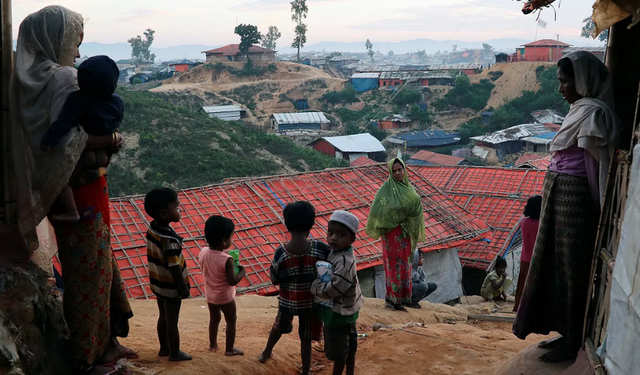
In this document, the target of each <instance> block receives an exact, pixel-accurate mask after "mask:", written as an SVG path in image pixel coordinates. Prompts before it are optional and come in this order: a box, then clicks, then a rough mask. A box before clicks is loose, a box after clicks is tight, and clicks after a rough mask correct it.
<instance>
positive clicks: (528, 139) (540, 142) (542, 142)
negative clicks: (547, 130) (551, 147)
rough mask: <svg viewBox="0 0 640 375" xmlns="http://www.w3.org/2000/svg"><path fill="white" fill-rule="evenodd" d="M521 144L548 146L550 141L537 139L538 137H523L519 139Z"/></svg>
mask: <svg viewBox="0 0 640 375" xmlns="http://www.w3.org/2000/svg"><path fill="white" fill-rule="evenodd" d="M521 141H523V142H529V143H533V144H536V145H548V144H550V143H551V139H549V138H539V137H524V138H522V139H521Z"/></svg>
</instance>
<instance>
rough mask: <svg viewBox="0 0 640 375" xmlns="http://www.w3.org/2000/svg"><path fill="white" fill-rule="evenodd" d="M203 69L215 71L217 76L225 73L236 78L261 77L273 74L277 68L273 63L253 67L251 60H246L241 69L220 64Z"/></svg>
mask: <svg viewBox="0 0 640 375" xmlns="http://www.w3.org/2000/svg"><path fill="white" fill-rule="evenodd" d="M204 68H205V69H209V70H215V71H216V72H217V73H218V74H220V73H222V72H224V71H227V72H229V73H230V74H233V75H234V76H236V77H262V76H263V75H265V74H267V73H275V72H277V71H278V66H277V65H276V64H275V63H269V64H268V65H267V66H261V65H255V64H254V63H253V61H251V60H247V63H246V64H244V66H243V67H242V69H236V68H234V67H233V66H230V65H225V64H223V63H221V62H217V63H215V64H212V63H208V64H205V65H204Z"/></svg>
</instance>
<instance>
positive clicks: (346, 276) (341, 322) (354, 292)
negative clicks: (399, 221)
mask: <svg viewBox="0 0 640 375" xmlns="http://www.w3.org/2000/svg"><path fill="white" fill-rule="evenodd" d="M358 225H359V221H358V218H357V217H355V216H354V215H353V214H351V213H349V212H346V211H336V212H334V213H333V215H331V218H330V219H329V227H328V231H327V242H328V243H329V247H331V254H329V258H328V259H327V260H328V261H329V262H330V263H331V265H332V266H333V272H332V276H331V281H330V282H328V283H323V282H321V281H320V280H315V281H314V282H313V283H312V284H311V293H312V294H313V295H314V296H316V297H318V298H322V299H328V300H332V301H333V307H328V306H324V305H320V306H319V314H320V319H322V321H323V322H324V340H325V345H324V350H325V354H326V356H327V359H329V360H330V361H332V362H333V375H342V372H343V371H344V368H345V366H346V368H347V375H353V373H354V371H355V364H356V349H357V346H358V331H357V330H356V321H357V320H358V314H359V312H360V308H361V307H362V305H363V303H364V298H363V297H362V292H361V290H360V283H359V282H358V273H357V268H356V258H355V256H354V254H353V247H352V245H353V243H354V242H355V240H356V233H357V232H358Z"/></svg>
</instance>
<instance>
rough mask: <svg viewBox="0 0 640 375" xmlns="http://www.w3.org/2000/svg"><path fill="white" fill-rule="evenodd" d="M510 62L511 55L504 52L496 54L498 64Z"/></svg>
mask: <svg viewBox="0 0 640 375" xmlns="http://www.w3.org/2000/svg"><path fill="white" fill-rule="evenodd" d="M506 62H509V55H507V54H506V53H504V52H500V53H498V54H496V64H498V63H506Z"/></svg>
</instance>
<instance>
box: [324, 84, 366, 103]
mask: <svg viewBox="0 0 640 375" xmlns="http://www.w3.org/2000/svg"><path fill="white" fill-rule="evenodd" d="M321 99H322V100H324V101H325V102H327V103H329V104H333V105H336V104H351V103H357V102H359V101H360V99H358V95H357V93H356V90H354V89H353V87H352V86H351V85H345V88H344V89H342V91H329V92H327V93H325V94H324V95H322V97H321Z"/></svg>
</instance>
